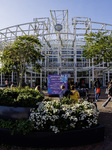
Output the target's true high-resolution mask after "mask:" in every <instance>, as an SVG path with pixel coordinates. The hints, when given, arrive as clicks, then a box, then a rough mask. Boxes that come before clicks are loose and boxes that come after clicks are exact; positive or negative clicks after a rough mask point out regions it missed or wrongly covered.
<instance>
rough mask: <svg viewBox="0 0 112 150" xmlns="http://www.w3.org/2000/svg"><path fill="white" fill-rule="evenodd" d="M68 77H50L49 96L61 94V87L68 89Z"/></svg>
mask: <svg viewBox="0 0 112 150" xmlns="http://www.w3.org/2000/svg"><path fill="white" fill-rule="evenodd" d="M67 83H68V77H67V76H66V75H48V94H49V95H58V94H59V93H60V92H61V85H65V88H66V89H67Z"/></svg>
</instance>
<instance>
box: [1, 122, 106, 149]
mask: <svg viewBox="0 0 112 150" xmlns="http://www.w3.org/2000/svg"><path fill="white" fill-rule="evenodd" d="M102 140H104V126H103V125H101V124H100V125H99V126H97V127H94V128H90V129H82V130H71V131H63V132H60V133H58V134H55V133H52V132H33V133H30V134H28V135H20V134H14V135H11V131H10V130H6V129H0V143H1V144H8V145H16V146H25V147H36V148H40V147H41V148H54V147H55V148H59V147H63V148H64V147H73V146H78V145H85V144H92V143H96V142H100V141H102Z"/></svg>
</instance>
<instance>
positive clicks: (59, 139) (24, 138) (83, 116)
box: [0, 89, 104, 147]
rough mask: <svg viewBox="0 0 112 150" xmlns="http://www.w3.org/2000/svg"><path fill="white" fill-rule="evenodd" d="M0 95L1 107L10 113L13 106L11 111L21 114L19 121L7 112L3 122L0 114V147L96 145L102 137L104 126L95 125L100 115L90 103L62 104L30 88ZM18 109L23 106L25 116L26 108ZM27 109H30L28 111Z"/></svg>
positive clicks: (63, 102)
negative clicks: (4, 145) (6, 108)
mask: <svg viewBox="0 0 112 150" xmlns="http://www.w3.org/2000/svg"><path fill="white" fill-rule="evenodd" d="M0 93H1V96H0V105H4V104H9V106H10V107H9V110H10V108H12V106H14V108H13V109H14V111H16V110H15V109H16V108H17V109H18V110H17V111H16V113H18V112H19V115H20V117H19V115H18V117H19V118H18V117H17V118H16V119H14V118H13V119H12V118H11V117H12V116H10V113H7V118H5V119H7V120H3V119H4V118H3V117H4V116H3V114H4V113H0V135H1V136H0V142H1V144H3V143H4V144H11V145H19V146H22V145H23V146H36V147H57V146H59V147H64V146H69V147H70V146H75V145H81V144H89V143H93V142H98V141H101V140H103V138H104V127H103V125H100V124H99V122H98V115H99V112H98V111H97V110H96V108H95V106H94V104H93V103H90V102H87V101H83V102H79V103H75V102H74V100H72V99H68V98H63V100H62V101H58V100H51V99H44V96H42V95H41V94H40V93H39V92H36V91H34V90H33V89H28V90H24V89H23V90H21V91H18V90H17V89H16V90H13V91H11V90H10V89H6V90H5V89H3V91H0ZM14 97H15V98H14ZM10 98H11V99H10ZM19 104H20V105H19ZM25 104H26V105H25ZM20 106H22V107H26V109H27V116H24V117H23V116H22V113H24V110H25V108H21V107H20ZM29 106H30V107H31V109H30V108H27V107H29ZM2 107H5V106H2ZM7 107H8V106H7ZM13 109H11V111H12V112H11V113H12V115H14V111H13ZM21 109H22V113H21V112H20V110H21ZM23 109H24V110H23ZM29 109H30V112H29ZM3 111H4V109H3ZM8 115H9V117H8ZM14 116H15V115H14ZM21 116H22V117H21ZM8 119H9V120H8ZM10 119H11V120H10ZM79 141H80V142H79ZM43 143H44V144H43Z"/></svg>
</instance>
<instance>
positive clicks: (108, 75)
mask: <svg viewBox="0 0 112 150" xmlns="http://www.w3.org/2000/svg"><path fill="white" fill-rule="evenodd" d="M109 74H110V71H109V70H108V82H109V81H110V76H109Z"/></svg>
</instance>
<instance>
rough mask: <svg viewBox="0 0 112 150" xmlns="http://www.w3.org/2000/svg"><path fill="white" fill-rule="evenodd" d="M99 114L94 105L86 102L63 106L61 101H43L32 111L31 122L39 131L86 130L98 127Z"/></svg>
mask: <svg viewBox="0 0 112 150" xmlns="http://www.w3.org/2000/svg"><path fill="white" fill-rule="evenodd" d="M98 114H99V113H98V112H97V110H96V109H95V106H94V104H92V103H90V102H87V101H84V102H79V103H75V104H74V103H71V104H63V103H62V102H60V101H56V100H52V101H42V102H38V103H37V108H33V109H31V113H30V117H29V120H30V121H31V122H33V124H34V128H35V129H36V130H39V131H53V132H54V133H58V132H60V131H63V130H72V129H85V128H91V127H94V126H97V125H98Z"/></svg>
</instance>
